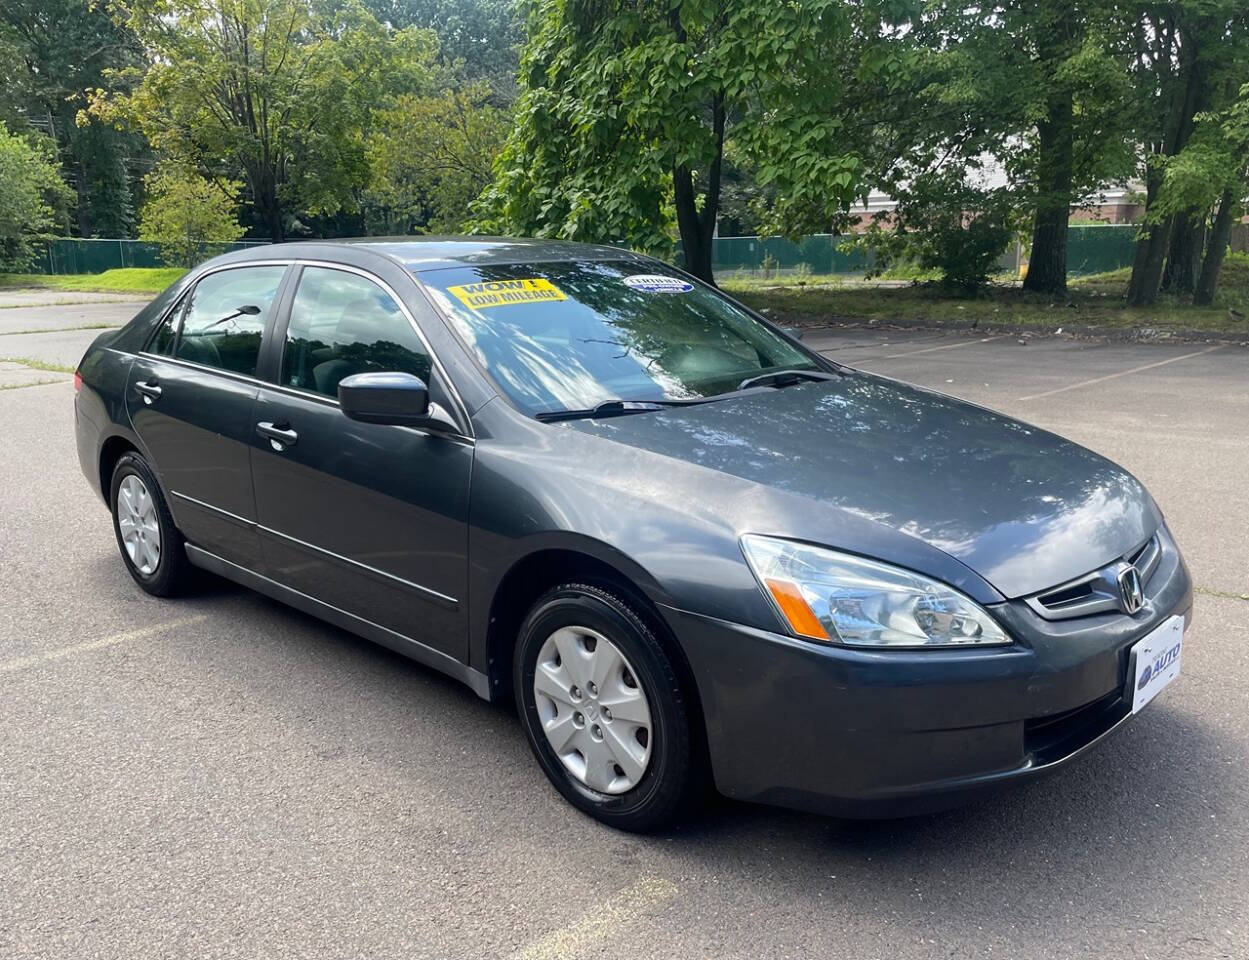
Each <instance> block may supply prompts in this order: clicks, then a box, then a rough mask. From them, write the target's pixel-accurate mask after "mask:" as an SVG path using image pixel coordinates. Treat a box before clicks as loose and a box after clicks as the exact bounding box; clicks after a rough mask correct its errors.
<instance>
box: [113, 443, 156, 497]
mask: <svg viewBox="0 0 1249 960" xmlns="http://www.w3.org/2000/svg"><path fill="white" fill-rule="evenodd" d="M127 453H137V454H139V455H140V456H143V457H144V459H146V456H145V455H144V453H143V451H142V450H141V449H140V448H139V445H138V444H137V443H136V442H135V441H134V440H133V439H131V438H130V437H128V436H126V435H125V434H122V433H114V434H113V435H111V436H109V437H106V438H105V440H104V442H103V443H102V444H100V456H99V470H100V495H101V496H102V497H104V502H105V503H108V502H109V499H110V498H109V487H110V485H111V483H112V480H113V470H114V469H116V467H117V461H118V460H120V459H121V458H122V457H123V456H125V455H126V454H127ZM153 469H155V468H153ZM157 479H159V478H157ZM109 505H110V506H111V504H109Z"/></svg>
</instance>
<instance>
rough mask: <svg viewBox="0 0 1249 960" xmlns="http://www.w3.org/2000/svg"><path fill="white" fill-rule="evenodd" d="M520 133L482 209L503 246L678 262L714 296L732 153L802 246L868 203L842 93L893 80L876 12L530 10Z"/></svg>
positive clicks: (674, 3)
mask: <svg viewBox="0 0 1249 960" xmlns="http://www.w3.org/2000/svg"><path fill="white" fill-rule="evenodd" d="M527 13H528V17H527V36H528V41H527V43H526V45H525V49H524V52H523V54H522V57H521V74H520V81H521V96H520V100H519V103H518V106H517V118H516V122H515V128H514V133H513V135H512V137H511V138H510V139H509V141H508V145H507V147H506V148H505V149H504V151H503V154H502V156H501V157H500V160H499V164H498V176H497V178H496V182H495V184H494V186H493V187H492V189H491V191H489V192H488V194H487V196H486V201H485V204H484V209H485V210H486V211H487V213H488V216H487V217H486V220H487V221H489V222H491V223H492V224H493V225H494V226H496V227H499V228H502V229H504V230H507V231H509V232H519V233H530V234H537V235H540V236H554V237H564V238H567V239H575V240H599V241H602V240H611V241H624V242H626V243H629V244H631V245H633V246H635V247H638V248H640V249H645V250H652V251H660V252H662V251H666V250H670V249H671V237H670V233H669V228H670V225H671V223H672V221H673V220H675V222H676V226H677V230H678V232H679V235H680V239H681V244H682V247H683V250H684V255H685V261H686V265H687V267H688V268H689V269H690V270H691V272H693V273H694V274H696V275H697V276H699V277H701V278H703V279H705V280H708V281H710V280H712V270H711V239H712V235H713V233H714V231H715V226H716V221H717V217H718V214H719V203H720V191H721V176H722V171H723V157H724V148H725V143H726V141H727V140H728V138H729V137H732V138H733V139H734V140H735V141H736V144H737V146H738V147H739V148H740V149H741V152H742V155H743V156H744V157H745V158H746V159H747V160H748V161H750V162H752V163H754V164H756V167H755V170H756V173H757V178H758V181H759V183H760V185H761V186H763V187H764V188H772V189H774V190H775V197H776V200H775V207H774V209H773V211H772V212H773V213H774V214H775V218H776V220H778V221H783V222H784V223H785V224H786V226H787V227H788V228H789V229H790V230H792V231H794V232H796V231H798V230H801V229H806V228H807V226H808V224H810V223H812V222H819V223H825V224H826V223H828V222H829V221H830V220H831V219H832V217H833V216H835V214H836V213H837V212H838V211H842V210H844V209H845V207H846V206H848V204H849V203H850V202H851V201H852V200H853V198H854V197H855V195H856V193H857V192H858V188H859V180H860V174H861V169H862V168H861V162H860V158H859V157H858V156H857V154H856V153H855V151H854V149H853V146H852V143H853V140H852V138H850V137H848V136H847V134H846V129H845V127H846V117H845V115H844V113H843V112H841V111H839V110H838V109H837V105H838V104H841V103H844V101H845V99H846V91H847V78H850V79H851V80H852V79H853V78H854V77H855V76H856V75H862V76H868V75H871V74H879V73H884V72H887V71H888V70H890V69H891V66H892V64H891V60H890V57H889V53H888V49H887V47H886V45H885V44H884V42H883V41H882V42H881V43H879V44H876V45H868V46H866V48H865V46H864V45H862V44H860V43H859V41H860V40H861V38H864V37H870V38H875V37H877V36H878V35H879V34H880V33H881V32H882V29H881V27H880V25H879V23H880V14H879V13H878V12H875V10H874V5H871V4H869V5H867V6H860V7H854V8H852V7H850V6H849V5H847V4H845V3H842V2H841V0H793V2H790V3H786V4H783V5H776V6H774V7H769V8H768V9H767V10H766V11H764V10H762V9H761V7H760V5H759V4H758V3H757V2H751V0H665V2H656V0H642V2H635V0H532V2H531V3H530V4H529V6H528V8H527Z"/></svg>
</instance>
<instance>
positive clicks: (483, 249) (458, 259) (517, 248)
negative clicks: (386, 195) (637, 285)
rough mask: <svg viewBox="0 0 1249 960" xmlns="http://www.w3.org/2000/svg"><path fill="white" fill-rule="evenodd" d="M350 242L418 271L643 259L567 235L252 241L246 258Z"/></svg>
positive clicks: (350, 244)
mask: <svg viewBox="0 0 1249 960" xmlns="http://www.w3.org/2000/svg"><path fill="white" fill-rule="evenodd" d="M312 245H316V246H321V247H325V246H350V247H358V248H360V249H362V250H370V251H372V252H375V253H380V254H383V255H384V256H387V257H389V258H390V259H392V260H394V261H397V262H398V263H400V264H402V265H403V266H404V267H406V268H407V269H408V270H410V271H412V272H413V273H423V272H425V271H428V270H442V269H446V268H448V267H462V266H480V265H483V264H515V263H540V262H543V261H551V260H586V259H591V260H602V259H605V258H611V259H627V260H641V259H642V257H641V256H640V255H639V254H636V253H634V252H633V251H631V250H629V249H628V248H626V247H613V246H606V245H601V244H591V243H571V242H569V241H567V240H536V239H528V238H520V237H434V236H422V237H360V238H349V239H342V240H308V241H299V242H295V243H279V244H273V245H270V246H261V247H251V248H249V249H248V251H247V253H248V256H247V257H246V259H252V258H256V257H272V256H275V255H281V254H283V253H289V254H293V255H296V256H298V255H299V253H298V252H297V251H298V248H299V247H307V246H312Z"/></svg>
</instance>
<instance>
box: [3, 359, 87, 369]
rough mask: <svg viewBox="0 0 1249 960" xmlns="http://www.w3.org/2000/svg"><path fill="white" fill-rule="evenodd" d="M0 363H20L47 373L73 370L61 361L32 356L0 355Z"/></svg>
mask: <svg viewBox="0 0 1249 960" xmlns="http://www.w3.org/2000/svg"><path fill="white" fill-rule="evenodd" d="M0 363H20V364H21V365H22V366H24V367H30V369H32V370H46V371H48V372H49V373H73V372H74V368H73V367H67V366H65V364H63V363H51V362H49V361H47V360H37V359H35V358H34V357H0Z"/></svg>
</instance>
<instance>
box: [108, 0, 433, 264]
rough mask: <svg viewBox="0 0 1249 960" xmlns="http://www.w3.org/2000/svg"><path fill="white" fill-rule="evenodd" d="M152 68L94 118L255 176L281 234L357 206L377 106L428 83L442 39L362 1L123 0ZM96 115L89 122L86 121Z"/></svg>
mask: <svg viewBox="0 0 1249 960" xmlns="http://www.w3.org/2000/svg"><path fill="white" fill-rule="evenodd" d="M115 9H116V11H117V14H118V15H119V16H120V17H121V18H122V20H123V22H124V23H125V24H126V26H127V27H128V29H130V30H131V31H132V32H133V33H134V35H135V36H136V37H137V38H138V39H139V41H140V42H141V43H142V45H143V48H144V53H145V55H146V59H147V62H146V65H145V66H144V67H143V68H141V69H139V70H135V71H128V72H126V73H125V74H124V78H125V79H129V80H132V81H133V82H134V89H133V92H131V93H116V92H114V93H110V92H108V91H104V90H99V91H96V93H95V95H94V96H93V98H92V101H91V107H90V114H89V116H90V117H95V118H99V119H101V120H104V121H106V122H112V123H117V124H125V125H129V126H132V127H134V128H136V129H138V130H141V131H142V132H143V134H144V136H146V138H147V140H148V141H149V142H150V143H151V144H152V146H153V148H154V149H155V150H156V151H157V152H158V153H159V154H161V155H162V156H165V157H168V158H170V159H172V160H175V161H178V162H182V163H186V164H190V165H192V166H194V167H196V168H198V169H200V170H203V171H206V172H207V173H208V174H209V175H211V176H212V177H213V178H215V179H217V180H218V181H220V182H221V183H223V184H224V183H225V182H227V181H230V180H232V179H235V178H238V179H242V180H244V181H245V182H246V184H247V187H248V191H249V193H250V196H251V201H252V203H253V205H254V215H255V217H256V219H257V220H258V221H259V222H260V224H262V225H263V228H264V230H265V231H266V232H267V233H268V234H269V236H270V237H272V239H274V240H281V239H283V238H284V237H285V235H286V233H287V231H288V229H289V228H290V226H291V224H292V221H293V220H294V214H295V212H296V211H307V212H310V213H313V214H334V213H336V212H338V211H340V210H344V209H347V210H350V209H355V208H356V206H357V205H358V198H359V194H360V192H361V191H362V190H363V189H364V187H365V186H366V185H367V182H368V170H369V168H368V162H367V157H366V146H365V144H366V143H367V141H368V139H369V137H370V135H371V132H372V131H371V120H372V116H373V111H374V108H375V107H376V106H377V105H378V104H383V103H385V102H387V100H388V99H389V98H391V97H393V96H395V95H398V94H401V93H405V92H413V91H420V90H422V89H424V88H426V87H428V86H429V85H430V82H431V74H432V61H433V57H434V51H435V49H436V42H435V38H434V37H433V35H432V34H430V33H428V32H426V31H421V30H416V29H412V30H400V31H396V30H393V29H391V28H389V27H387V26H384V25H382V24H380V23H378V21H377V20H376V19H375V18H374V17H373V16H372V14H370V13H369V12H368V11H367V10H366V9H365V8H364V7H363V6H362V5H361V4H360V3H359V0H345V2H341V3H309V2H307V0H116V2H115ZM88 119H89V118H88Z"/></svg>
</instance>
